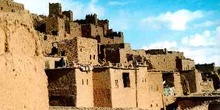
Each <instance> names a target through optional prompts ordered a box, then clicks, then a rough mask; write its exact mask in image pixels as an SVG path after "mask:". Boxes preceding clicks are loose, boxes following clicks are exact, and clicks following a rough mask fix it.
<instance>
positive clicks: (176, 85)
mask: <svg viewBox="0 0 220 110" xmlns="http://www.w3.org/2000/svg"><path fill="white" fill-rule="evenodd" d="M173 76H174V93H175V96H181V95H183V89H182V84H181V77H180V73H179V72H174V74H173Z"/></svg>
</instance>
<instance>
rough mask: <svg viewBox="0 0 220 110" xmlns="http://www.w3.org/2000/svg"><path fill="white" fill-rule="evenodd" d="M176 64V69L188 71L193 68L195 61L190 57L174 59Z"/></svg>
mask: <svg viewBox="0 0 220 110" xmlns="http://www.w3.org/2000/svg"><path fill="white" fill-rule="evenodd" d="M176 63H177V64H176V65H177V69H178V70H179V71H188V70H194V69H195V62H194V60H191V59H186V58H183V59H179V58H177V59H176Z"/></svg>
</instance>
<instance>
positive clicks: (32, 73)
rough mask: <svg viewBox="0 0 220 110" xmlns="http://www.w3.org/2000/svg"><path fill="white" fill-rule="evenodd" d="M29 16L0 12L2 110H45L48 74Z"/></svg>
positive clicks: (46, 109) (47, 105)
mask: <svg viewBox="0 0 220 110" xmlns="http://www.w3.org/2000/svg"><path fill="white" fill-rule="evenodd" d="M41 52H42V47H41V45H40V41H39V36H38V35H37V32H36V31H35V30H34V28H33V23H32V20H31V15H30V14H29V13H28V12H26V11H24V12H16V13H5V12H1V14H0V62H1V63H0V71H1V72H0V73H1V77H0V88H1V89H0V99H1V101H0V106H1V109H2V110H41V109H43V110H48V109H49V102H48V91H47V77H46V75H45V72H44V67H43V65H44V61H43V55H42V53H41Z"/></svg>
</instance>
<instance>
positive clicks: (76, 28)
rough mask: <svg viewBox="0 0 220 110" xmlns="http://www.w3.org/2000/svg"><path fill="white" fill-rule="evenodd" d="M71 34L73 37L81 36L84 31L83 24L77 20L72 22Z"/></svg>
mask: <svg viewBox="0 0 220 110" xmlns="http://www.w3.org/2000/svg"><path fill="white" fill-rule="evenodd" d="M69 25H70V36H71V37H81V36H82V31H81V25H80V24H78V23H76V22H70V23H69Z"/></svg>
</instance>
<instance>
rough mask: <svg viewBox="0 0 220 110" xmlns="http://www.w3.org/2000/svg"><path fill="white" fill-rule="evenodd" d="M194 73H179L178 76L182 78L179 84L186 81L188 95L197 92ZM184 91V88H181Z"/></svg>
mask: <svg viewBox="0 0 220 110" xmlns="http://www.w3.org/2000/svg"><path fill="white" fill-rule="evenodd" d="M195 74H196V73H195V71H194V70H192V71H187V72H183V71H182V72H180V75H181V76H183V77H181V82H182V83H183V82H185V81H184V80H186V81H187V82H188V83H189V85H188V86H189V92H190V93H195V92H197V86H199V85H196V84H197V83H196V75H195ZM183 89H184V88H183Z"/></svg>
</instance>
